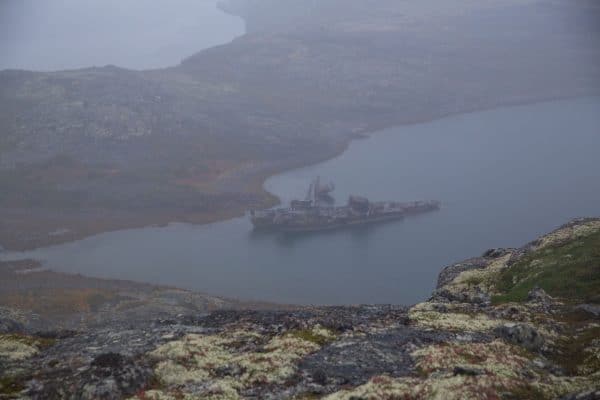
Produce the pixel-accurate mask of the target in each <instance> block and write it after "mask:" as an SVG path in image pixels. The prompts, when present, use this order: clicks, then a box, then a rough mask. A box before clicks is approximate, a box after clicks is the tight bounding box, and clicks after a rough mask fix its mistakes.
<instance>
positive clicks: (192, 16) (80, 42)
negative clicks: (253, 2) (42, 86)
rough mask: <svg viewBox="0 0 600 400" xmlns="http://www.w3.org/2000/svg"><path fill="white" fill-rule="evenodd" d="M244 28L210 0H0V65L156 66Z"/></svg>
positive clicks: (51, 67)
mask: <svg viewBox="0 0 600 400" xmlns="http://www.w3.org/2000/svg"><path fill="white" fill-rule="evenodd" d="M244 31H245V27H244V22H243V21H242V19H240V18H238V17H234V16H231V15H228V14H225V13H223V12H222V11H220V10H218V9H217V8H216V0H169V1H166V0H159V1H156V0H152V1H146V0H43V1H39V0H2V1H0V70H2V69H9V68H10V69H28V70H39V71H53V70H63V69H75V68H84V67H91V66H104V65H108V64H112V65H116V66H119V67H123V68H129V69H151V68H162V67H167V66H171V65H176V64H178V63H179V62H180V61H181V60H182V59H183V58H185V57H188V56H190V55H192V54H194V53H196V52H198V51H200V50H202V49H205V48H209V47H213V46H216V45H220V44H224V43H227V42H229V41H231V40H232V39H234V38H235V37H237V36H240V35H242V34H243V33H244Z"/></svg>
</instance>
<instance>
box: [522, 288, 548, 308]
mask: <svg viewBox="0 0 600 400" xmlns="http://www.w3.org/2000/svg"><path fill="white" fill-rule="evenodd" d="M527 301H530V302H533V303H540V304H551V303H552V301H553V299H552V296H550V295H549V294H548V293H546V291H545V290H544V289H542V288H541V287H539V286H536V287H534V288H533V289H531V290H530V291H529V293H527Z"/></svg>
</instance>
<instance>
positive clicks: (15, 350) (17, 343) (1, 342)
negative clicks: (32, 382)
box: [0, 335, 39, 361]
mask: <svg viewBox="0 0 600 400" xmlns="http://www.w3.org/2000/svg"><path fill="white" fill-rule="evenodd" d="M38 351H39V350H38V348H37V347H35V346H33V345H31V344H30V343H28V341H27V340H24V338H20V337H19V336H17V335H0V359H3V358H4V359H8V360H11V361H19V360H25V359H27V358H30V357H32V356H34V355H35V354H37V353H38Z"/></svg>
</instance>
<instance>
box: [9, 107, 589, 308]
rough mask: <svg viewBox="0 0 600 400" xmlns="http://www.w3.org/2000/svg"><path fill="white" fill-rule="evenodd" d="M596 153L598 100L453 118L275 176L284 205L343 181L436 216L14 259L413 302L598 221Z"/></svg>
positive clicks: (158, 236) (241, 222)
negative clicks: (466, 262)
mask: <svg viewBox="0 0 600 400" xmlns="http://www.w3.org/2000/svg"><path fill="white" fill-rule="evenodd" d="M599 148H600V98H598V97H595V98H579V99H573V100H565V101H556V102H549V103H540V104H533V105H527V106H521V107H509V108H502V109H496V110H491V111H484V112H477V113H471V114H463V115H457V116H453V117H449V118H444V119H440V120H437V121H433V122H430V123H424V124H418V125H412V126H403V127H396V128H392V129H387V130H385V131H382V132H379V133H377V134H375V135H374V136H372V137H371V138H369V139H366V140H359V141H355V142H353V143H352V145H351V146H350V148H349V149H348V151H346V152H345V153H344V154H343V155H341V156H340V157H337V158H336V159H333V160H330V161H327V162H325V163H322V164H318V165H315V166H310V167H307V168H302V169H298V170H294V171H290V172H287V173H284V174H280V175H277V176H274V177H272V178H271V179H269V180H268V181H267V182H266V188H267V189H268V190H270V191H271V192H273V193H275V194H277V195H279V196H280V197H281V198H282V199H283V200H284V201H288V200H290V199H292V198H297V197H303V196H304V194H305V191H306V188H307V187H308V184H309V182H310V180H311V179H312V178H313V177H315V176H317V175H320V176H321V177H322V178H323V179H324V180H333V181H334V182H335V183H336V186H337V189H336V196H337V199H338V200H339V201H340V202H344V201H345V200H346V197H347V196H348V195H349V194H361V195H366V196H368V197H370V198H371V199H372V200H400V201H405V200H417V199H435V200H440V201H442V203H443V208H442V210H440V211H438V212H433V213H430V214H424V215H420V216H417V217H410V218H406V219H405V220H403V221H398V222H393V223H387V224H383V225H377V226H370V227H363V228H357V229H352V230H341V231H334V232H324V233H317V234H304V235H279V234H254V233H252V231H251V225H250V223H249V221H248V220H247V219H245V218H238V219H234V220H231V221H226V222H222V223H216V224H211V225H205V226H192V225H187V224H173V225H170V226H168V227H166V228H146V229H134V230H126V231H120V232H113V233H105V234H101V235H98V236H95V237H91V238H88V239H84V240H81V241H78V242H74V243H68V244H64V245H60V246H54V247H48V248H43V249H38V250H36V251H32V252H28V253H25V254H7V255H5V257H11V258H12V257H34V258H39V259H42V260H45V261H46V262H47V265H48V266H50V267H52V268H55V269H57V270H60V271H65V272H77V273H83V274H85V275H91V276H99V277H108V278H119V279H132V280H137V281H146V282H153V283H160V284H167V285H174V286H179V287H184V288H190V289H195V290H199V291H203V292H207V293H211V294H218V295H224V296H230V297H236V298H242V299H259V300H270V301H277V302H287V303H312V304H319V303H320V304H344V303H345V304H349V303H400V304H411V303H415V302H418V301H420V300H423V299H425V298H426V297H427V296H428V295H429V294H430V293H431V290H432V289H433V287H434V286H435V282H436V278H437V274H438V273H439V270H440V269H441V268H442V267H443V266H445V265H447V264H449V263H452V262H456V261H460V260H462V259H465V258H469V257H473V256H477V255H479V254H481V253H482V252H483V251H485V250H486V249H488V248H491V247H511V246H521V245H523V244H525V243H526V242H528V241H530V240H533V239H535V238H536V237H537V236H538V235H540V234H543V233H545V232H548V231H549V230H551V229H553V228H556V227H558V226H559V225H561V224H563V223H565V222H567V221H569V220H570V219H572V218H575V217H580V216H598V215H600V167H599V165H598V158H597V151H598V149H599Z"/></svg>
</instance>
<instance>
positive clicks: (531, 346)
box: [494, 323, 544, 351]
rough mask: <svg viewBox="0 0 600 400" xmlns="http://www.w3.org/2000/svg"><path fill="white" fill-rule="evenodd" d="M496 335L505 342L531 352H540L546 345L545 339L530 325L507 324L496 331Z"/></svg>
mask: <svg viewBox="0 0 600 400" xmlns="http://www.w3.org/2000/svg"><path fill="white" fill-rule="evenodd" d="M494 334H495V335H496V336H497V337H498V338H500V339H504V340H505V341H507V342H509V343H512V344H516V345H519V346H521V347H524V348H526V349H527V350H531V351H538V350H540V349H541V348H542V346H543V345H544V338H543V337H542V335H540V334H539V333H538V331H537V330H536V329H535V328H534V327H532V326H531V325H528V324H514V323H506V324H503V325H500V326H498V327H497V328H496V329H494Z"/></svg>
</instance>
